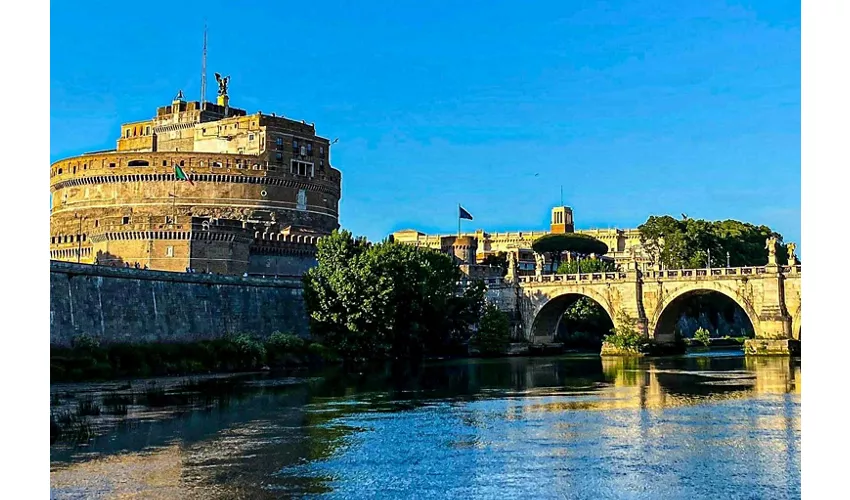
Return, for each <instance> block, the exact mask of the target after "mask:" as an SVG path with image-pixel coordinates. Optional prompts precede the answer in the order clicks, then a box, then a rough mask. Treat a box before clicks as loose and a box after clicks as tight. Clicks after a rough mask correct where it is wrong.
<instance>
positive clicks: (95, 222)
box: [94, 219, 100, 227]
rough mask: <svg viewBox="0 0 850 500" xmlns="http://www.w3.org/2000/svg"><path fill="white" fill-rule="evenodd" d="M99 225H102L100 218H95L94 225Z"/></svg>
mask: <svg viewBox="0 0 850 500" xmlns="http://www.w3.org/2000/svg"><path fill="white" fill-rule="evenodd" d="M99 225H100V221H99V220H97V219H95V221H94V227H97V226H99Z"/></svg>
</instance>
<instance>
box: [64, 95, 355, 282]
mask: <svg viewBox="0 0 850 500" xmlns="http://www.w3.org/2000/svg"><path fill="white" fill-rule="evenodd" d="M329 159H330V143H329V141H328V140H327V139H325V138H322V137H319V136H317V135H316V133H315V127H314V126H313V125H312V124H307V123H304V122H298V121H295V120H291V119H287V118H283V117H277V116H275V115H271V116H269V115H264V114H262V113H259V112H258V113H255V114H252V115H246V113H245V111H242V110H239V109H235V108H230V107H229V106H227V97H226V95H225V96H220V97H219V104H218V105H216V104H213V103H206V104H205V106H204V107H203V109H201V106H200V103H198V102H185V101H183V100H182V95H179V96H178V98H176V99H175V100H174V101H173V102H172V104H171V106H164V107H161V108H159V109H158V110H157V116H156V118H154V119H152V120H149V121H143V122H135V123H129V124H125V125H123V126H122V129H121V137H120V139H118V147H117V149H116V150H115V151H104V152H97V153H88V154H84V155H80V156H76V157H73V158H67V159H63V160H60V161H57V162H55V163H53V164H52V165H51V167H50V179H51V183H50V188H51V193H52V201H51V217H50V255H51V259H53V260H63V261H69V262H82V263H97V264H101V265H112V266H121V267H124V266H127V265H129V266H136V265H137V264H138V266H139V267H145V266H147V267H148V268H150V269H159V270H168V271H185V270H186V269H187V268H192V269H196V270H198V271H205V270H209V271H212V272H219V273H226V274H244V273H249V274H252V275H297V274H301V273H302V272H303V271H304V270H305V269H306V268H308V267H309V266H310V265H312V263H313V262H314V260H315V241H316V239H317V238H318V237H320V236H322V235H324V234H328V233H330V232H331V231H332V230H334V229H336V228H338V227H339V223H338V220H339V212H338V207H339V200H340V180H341V176H340V172H339V171H338V170H336V169H334V168H332V167H331V165H330V161H329ZM179 173H183V174H185V177H187V178H188V180H181V179H180V178H179V177H181V176H180V175H179Z"/></svg>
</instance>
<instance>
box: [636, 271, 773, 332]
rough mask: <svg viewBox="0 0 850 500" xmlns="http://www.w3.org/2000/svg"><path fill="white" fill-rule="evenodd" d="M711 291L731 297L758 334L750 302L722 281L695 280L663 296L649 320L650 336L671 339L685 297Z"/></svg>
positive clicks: (754, 314)
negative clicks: (695, 281)
mask: <svg viewBox="0 0 850 500" xmlns="http://www.w3.org/2000/svg"><path fill="white" fill-rule="evenodd" d="M712 292H713V293H719V294H720V295H723V296H725V297H727V298H729V299H731V300H732V302H734V303H735V304H736V305H737V306H738V307H739V308H740V309H741V310H742V311H744V314H745V315H746V317H747V319H748V320H749V321H750V324H751V325H752V327H753V331H754V333H755V336H756V337H758V336H759V333H760V330H759V319H758V314H757V313H756V312H755V310H754V309H753V307H752V306H751V305H750V304H748V303H747V302H745V301H744V300H742V299H741V297H740V296H739V295H738V294H737V293H736V290H734V289H732V288H731V287H729V286H728V285H725V284H723V283H722V282H697V283H693V284H688V285H685V286H682V287H680V288H676V289H675V290H672V291H670V292H669V293H668V294H665V295H664V298H663V299H662V300H661V301H660V303H659V304H658V306H657V308H656V310H655V314H654V315H653V317H652V319H651V321H650V322H649V332H650V333H651V335H652V337H653V338H654V339H655V340H659V341H662V342H664V341H672V340H673V331H674V328H675V324H676V321H678V318H679V316H680V314H681V312H682V306H683V305H684V304H685V301H686V300H687V298H688V297H692V296H694V295H697V294H702V293H712Z"/></svg>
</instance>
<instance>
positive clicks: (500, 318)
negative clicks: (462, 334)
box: [472, 304, 511, 354]
mask: <svg viewBox="0 0 850 500" xmlns="http://www.w3.org/2000/svg"><path fill="white" fill-rule="evenodd" d="M510 337H511V324H510V320H509V319H508V315H507V314H505V313H504V312H502V311H500V310H499V308H498V307H496V306H494V305H493V304H487V305H485V306H484V313H483V314H482V315H481V321H480V322H479V323H478V331H477V332H476V333H475V335H474V336H473V338H472V342H473V344H474V345H475V346H476V347H478V350H479V351H481V353H482V354H500V353H502V351H504V349H505V346H506V345H507V344H508V342H509V341H510Z"/></svg>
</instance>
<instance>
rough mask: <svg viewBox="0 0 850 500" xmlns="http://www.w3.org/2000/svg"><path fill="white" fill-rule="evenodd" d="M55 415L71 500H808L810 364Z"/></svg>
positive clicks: (572, 373)
mask: <svg viewBox="0 0 850 500" xmlns="http://www.w3.org/2000/svg"><path fill="white" fill-rule="evenodd" d="M86 405H87V408H84V409H83V410H80V407H81V406H84V407H86ZM51 409H52V411H53V412H54V415H57V416H60V417H59V418H60V419H61V418H62V417H61V416H62V415H64V420H63V423H62V424H60V427H61V435H59V437H58V438H57V439H56V440H55V442H54V443H53V444H52V445H51V453H50V455H51V492H52V498H57V499H63V498H126V497H132V498H179V499H181V500H185V499H195V498H198V499H200V498H204V499H237V498H239V499H249V498H250V499H254V498H257V499H264V498H291V497H322V498H587V499H595V498H627V499H643V498H646V499H667V498H670V499H673V498H772V499H781V498H799V497H800V433H801V423H800V360H799V358H796V359H788V358H745V357H744V356H742V355H741V353H740V352H728V351H727V352H710V353H701V354H693V355H688V356H683V357H677V358H664V359H654V360H628V359H622V358H600V357H598V356H576V355H572V356H561V357H551V358H503V359H492V360H452V361H439V362H430V363H427V364H425V365H423V366H421V367H418V368H405V369H392V368H387V369H385V370H383V371H380V372H377V373H374V372H372V373H369V374H343V373H341V371H340V370H339V369H334V370H325V371H322V372H317V373H307V372H305V373H300V372H296V373H291V374H289V376H286V377H284V376H281V375H275V374H268V373H265V374H250V375H239V376H229V377H224V376H218V377H203V378H198V377H192V378H169V379H156V380H153V379H151V380H134V381H132V382H130V383H127V382H126V381H121V382H112V383H102V384H74V385H70V384H69V385H52V386H51ZM98 412H100V415H95V414H96V413H98ZM78 413H89V414H91V415H88V416H77V415H78ZM125 413H126V414H125Z"/></svg>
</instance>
